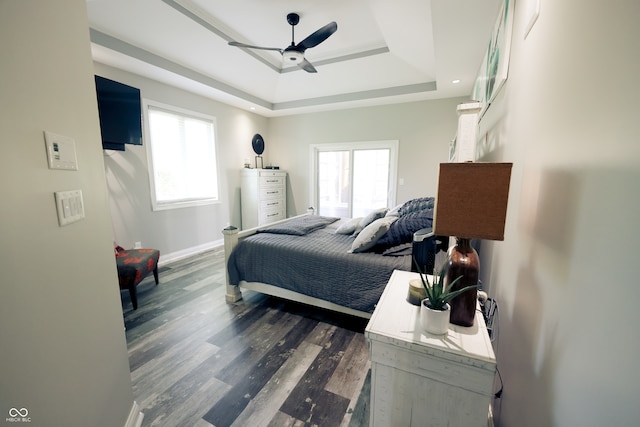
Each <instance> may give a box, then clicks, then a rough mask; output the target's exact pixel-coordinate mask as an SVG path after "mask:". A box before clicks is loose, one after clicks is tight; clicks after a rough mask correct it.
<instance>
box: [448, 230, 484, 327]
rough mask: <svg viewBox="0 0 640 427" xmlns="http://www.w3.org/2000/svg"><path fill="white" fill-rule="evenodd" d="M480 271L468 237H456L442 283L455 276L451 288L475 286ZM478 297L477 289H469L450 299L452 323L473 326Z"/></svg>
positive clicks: (477, 259)
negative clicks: (458, 278)
mask: <svg viewBox="0 0 640 427" xmlns="http://www.w3.org/2000/svg"><path fill="white" fill-rule="evenodd" d="M479 273H480V258H479V257H478V253H477V252H476V250H475V249H473V247H472V246H471V240H470V239H464V238H459V237H456V245H455V246H454V247H452V248H451V251H450V253H449V266H448V269H447V272H446V274H445V276H444V285H445V286H448V285H449V283H451V282H453V281H454V280H455V279H456V278H457V277H459V276H462V279H460V280H458V281H457V282H456V283H455V284H454V285H453V288H452V290H454V291H455V290H457V289H462V288H464V287H466V286H477V285H478V276H479ZM477 299H478V289H477V288H475V289H470V290H468V291H467V292H464V293H462V294H461V295H458V296H457V297H455V298H454V299H452V300H451V301H450V302H449V304H450V305H451V320H450V322H451V323H453V324H454V325H459V326H473V322H474V319H475V317H476V304H477Z"/></svg>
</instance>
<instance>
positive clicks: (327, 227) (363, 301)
mask: <svg viewBox="0 0 640 427" xmlns="http://www.w3.org/2000/svg"><path fill="white" fill-rule="evenodd" d="M432 221H433V198H432V197H425V198H419V199H413V200H411V201H408V202H406V203H403V204H402V205H399V206H398V207H396V208H395V209H392V210H388V209H386V208H381V209H377V210H375V211H373V212H371V213H370V214H368V215H367V216H366V217H362V218H353V219H344V218H333V217H326V216H318V215H310V214H305V215H299V216H296V217H293V218H289V219H286V220H283V221H278V222H276V223H272V224H269V225H267V226H263V227H257V228H252V229H248V230H243V231H239V230H238V229H236V228H234V227H228V228H226V229H225V230H223V234H224V241H225V261H226V265H227V269H226V273H227V292H226V299H227V301H228V302H236V301H238V300H240V299H241V298H242V293H241V291H240V288H244V289H250V290H254V291H257V292H261V293H265V294H268V295H273V296H276V297H280V298H286V299H290V300H293V301H298V302H302V303H306V304H311V305H314V306H317V307H322V308H326V309H330V310H335V311H339V312H342V313H346V314H350V315H355V316H359V317H364V318H369V317H371V314H372V313H373V310H374V308H375V305H376V303H377V302H378V299H379V298H380V295H381V294H382V291H383V290H384V287H385V285H386V283H387V281H388V280H389V277H390V276H391V273H392V272H393V270H411V265H412V239H413V233H414V232H416V231H418V230H424V229H425V228H429V227H431V225H432Z"/></svg>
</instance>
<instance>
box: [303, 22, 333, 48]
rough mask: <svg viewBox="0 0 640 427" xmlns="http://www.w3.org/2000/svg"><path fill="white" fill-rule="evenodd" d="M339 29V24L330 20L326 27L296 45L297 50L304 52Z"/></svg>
mask: <svg viewBox="0 0 640 427" xmlns="http://www.w3.org/2000/svg"><path fill="white" fill-rule="evenodd" d="M337 29H338V24H336V23H335V22H330V23H328V24H327V25H325V26H324V27H322V28H320V29H319V30H317V31H316V32H314V33H313V34H311V35H310V36H309V37H307V38H306V39H304V40H302V41H301V42H300V43H298V44H297V45H296V50H298V51H300V52H304V51H305V50H306V49H309V48H310V47H314V46H317V45H319V44H320V43H322V42H323V41H325V40H326V39H328V38H329V36H330V35H331V34H333V33H335V32H336V30H337Z"/></svg>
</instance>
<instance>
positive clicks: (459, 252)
mask: <svg viewBox="0 0 640 427" xmlns="http://www.w3.org/2000/svg"><path fill="white" fill-rule="evenodd" d="M512 166H513V164H512V163H473V162H466V163H441V164H440V174H439V177H438V196H437V197H436V204H435V216H434V228H433V230H434V234H436V235H441V236H454V237H455V238H456V245H455V246H453V247H452V248H451V249H450V250H449V263H448V265H444V266H442V268H446V269H447V271H446V273H445V277H444V285H445V286H446V285H448V284H449V283H451V282H452V281H453V280H455V279H456V278H457V277H459V276H462V279H461V280H459V281H458V282H456V283H455V284H454V285H453V290H455V289H461V288H464V287H466V286H473V285H476V286H477V285H478V277H479V273H480V259H479V258H478V253H477V252H476V250H475V249H474V248H473V247H472V246H471V239H489V240H504V225H505V219H506V215H507V200H508V198H509V181H510V179H511V168H512ZM477 295H478V292H477V289H471V290H469V291H467V292H464V293H463V294H461V295H459V296H457V297H456V298H454V299H453V300H452V301H451V302H450V303H449V304H450V305H451V320H450V322H451V323H453V324H455V325H460V326H473V322H474V319H475V311H476V304H477Z"/></svg>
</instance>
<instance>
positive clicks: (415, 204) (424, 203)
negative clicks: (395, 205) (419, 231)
mask: <svg viewBox="0 0 640 427" xmlns="http://www.w3.org/2000/svg"><path fill="white" fill-rule="evenodd" d="M435 201H436V199H435V198H433V197H420V198H418V199H412V200H409V201H407V202H405V203H404V204H403V205H402V206H400V209H398V215H400V216H403V215H407V214H410V213H413V212H417V211H423V210H425V209H433V208H434V205H435Z"/></svg>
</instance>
